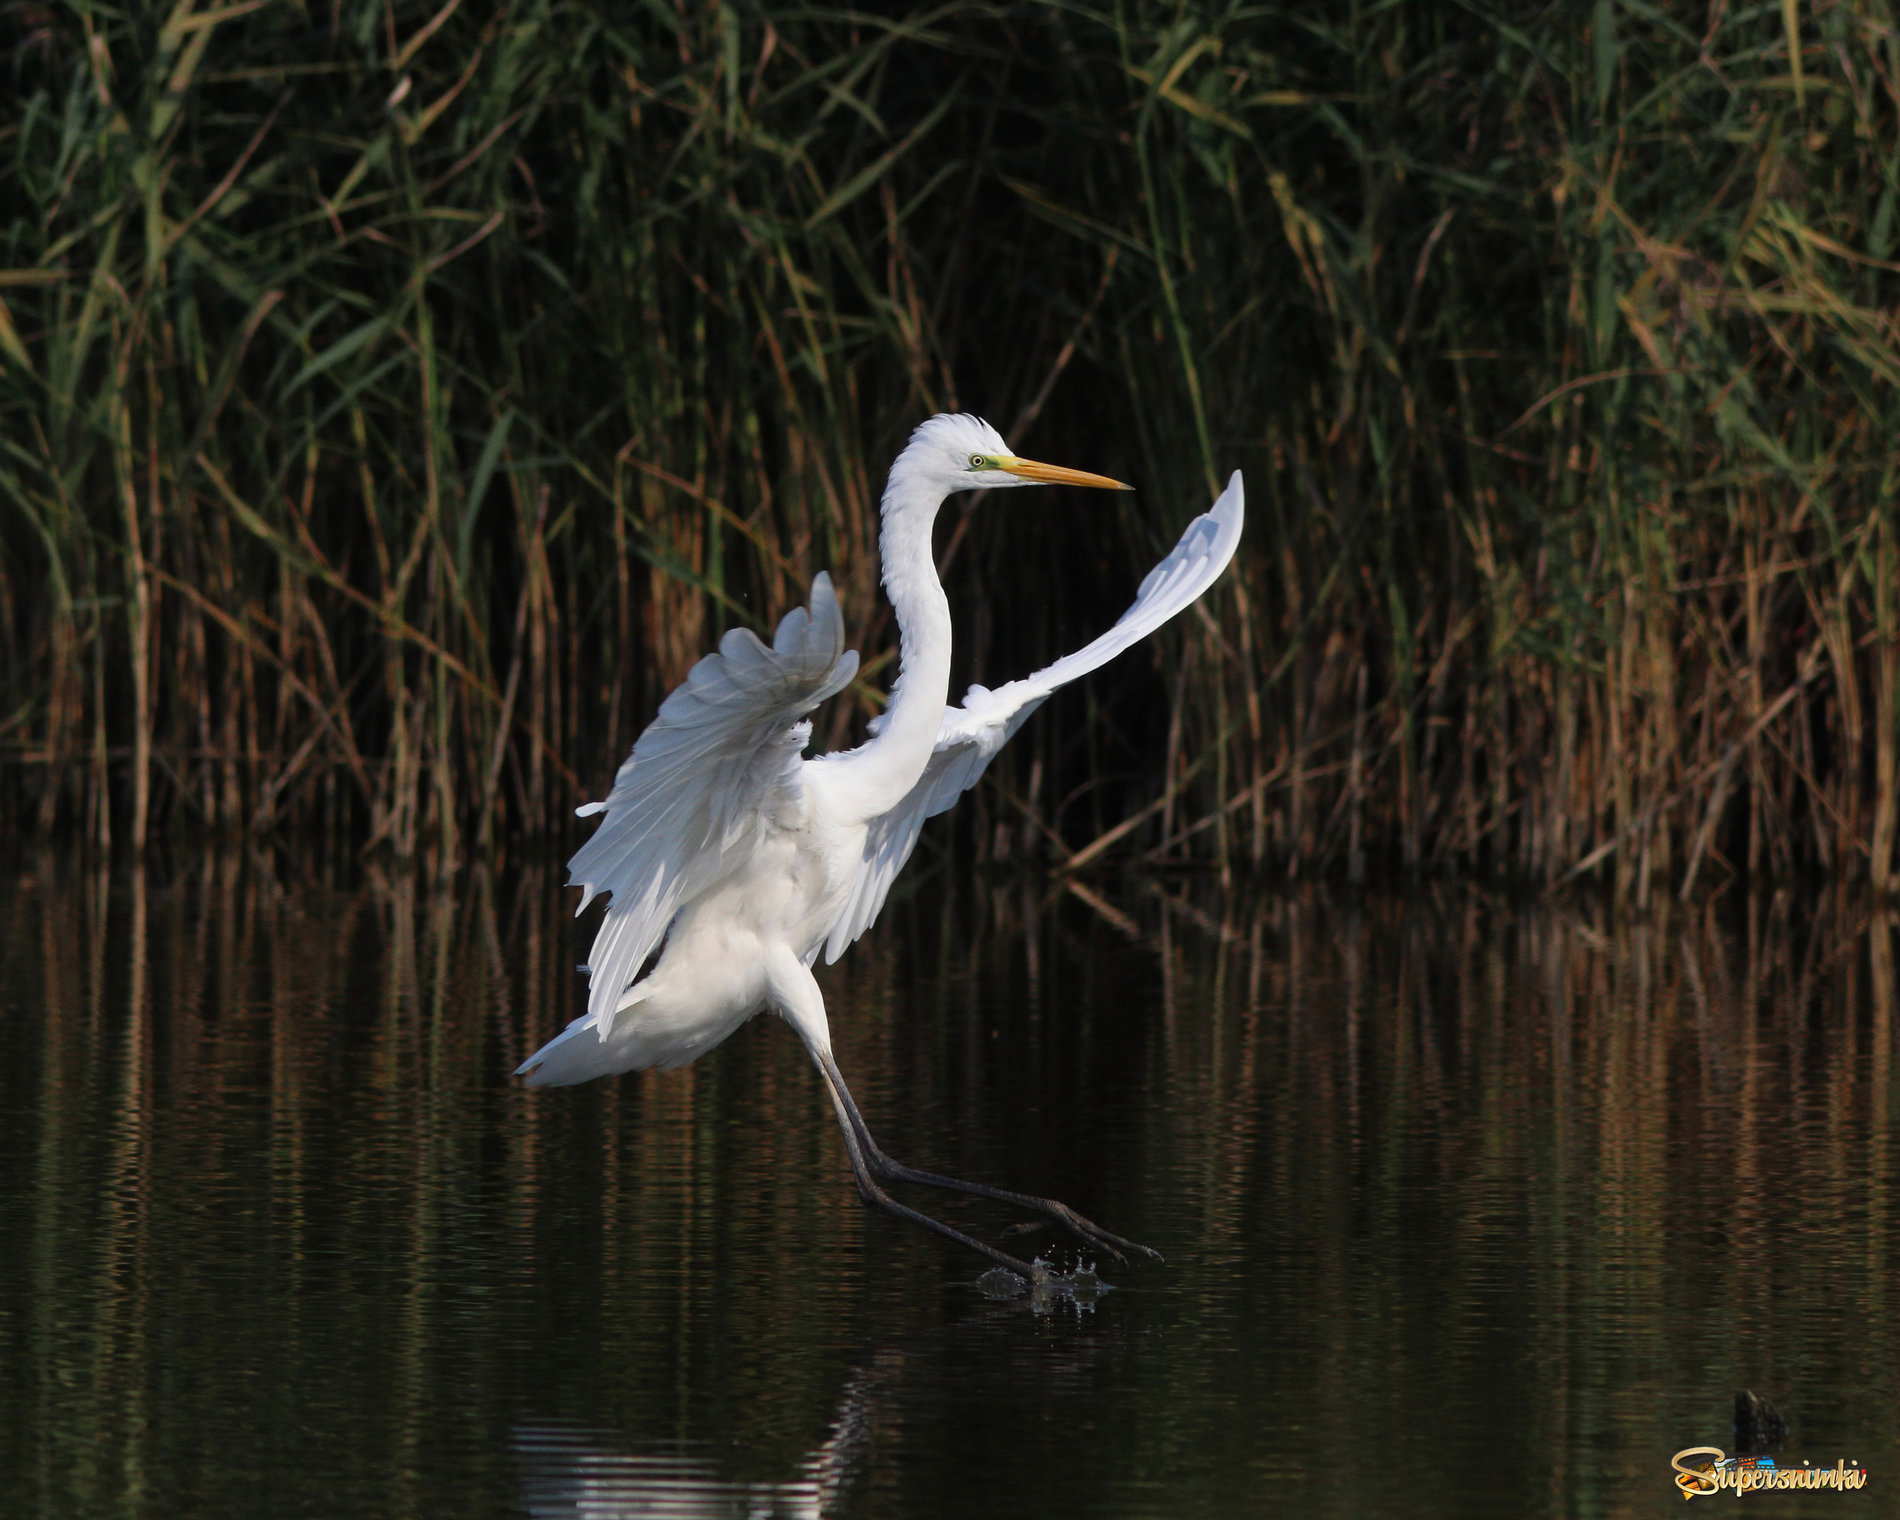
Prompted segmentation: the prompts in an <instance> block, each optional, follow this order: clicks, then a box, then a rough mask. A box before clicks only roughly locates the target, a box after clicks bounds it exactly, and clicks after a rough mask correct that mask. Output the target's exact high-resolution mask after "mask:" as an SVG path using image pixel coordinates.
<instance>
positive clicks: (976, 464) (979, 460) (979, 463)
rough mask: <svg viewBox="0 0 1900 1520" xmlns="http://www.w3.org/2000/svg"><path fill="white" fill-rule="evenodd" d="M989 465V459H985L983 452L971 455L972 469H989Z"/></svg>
mask: <svg viewBox="0 0 1900 1520" xmlns="http://www.w3.org/2000/svg"><path fill="white" fill-rule="evenodd" d="M988 467H989V461H988V460H987V459H985V458H984V457H983V456H982V455H981V454H972V455H971V456H970V468H971V469H973V470H982V469H987V468H988Z"/></svg>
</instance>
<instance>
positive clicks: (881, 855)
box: [825, 470, 1246, 965]
mask: <svg viewBox="0 0 1900 1520" xmlns="http://www.w3.org/2000/svg"><path fill="white" fill-rule="evenodd" d="M1245 509H1246V492H1245V490H1244V488H1243V487H1242V485H1241V479H1240V471H1238V470H1236V471H1234V473H1233V474H1232V475H1231V476H1230V477H1229V478H1228V481H1227V489H1226V490H1225V491H1223V492H1221V494H1220V497H1219V499H1218V500H1217V501H1215V503H1214V505H1213V506H1211V507H1209V508H1208V509H1207V511H1206V512H1204V513H1203V514H1202V515H1201V516H1199V517H1197V518H1195V519H1194V521H1193V522H1191V523H1189V524H1188V526H1187V531H1186V532H1185V533H1183V534H1182V535H1181V541H1180V542H1179V543H1178V544H1176V545H1175V546H1174V550H1173V552H1172V553H1170V554H1169V555H1168V557H1167V558H1166V559H1164V560H1162V561H1161V563H1160V564H1158V565H1156V566H1155V567H1154V569H1152V570H1150V571H1149V572H1148V574H1147V576H1146V578H1145V579H1144V580H1143V581H1142V583H1141V589H1140V590H1139V591H1138V592H1136V593H1135V600H1134V604H1133V605H1132V606H1131V607H1129V609H1128V610H1127V611H1126V612H1124V613H1123V614H1122V615H1121V620H1120V621H1119V622H1117V623H1116V624H1115V626H1114V627H1113V628H1111V629H1109V630H1108V632H1107V633H1105V634H1103V635H1102V636H1101V637H1100V638H1098V639H1096V640H1095V641H1094V642H1093V643H1091V644H1088V645H1085V646H1084V647H1083V648H1081V649H1078V650H1076V652H1075V653H1074V654H1071V655H1065V656H1064V657H1063V658H1062V659H1060V660H1057V661H1056V662H1055V664H1053V665H1051V666H1049V667H1047V668H1046V669H1044V670H1039V671H1037V672H1036V673H1035V674H1034V675H1033V676H1029V677H1028V678H1026V679H1025V680H1021V681H1011V682H1010V683H1009V684H1008V685H1007V686H999V687H998V688H997V689H996V690H995V691H989V690H987V689H985V688H984V687H981V686H972V687H971V688H970V690H969V693H968V695H966V696H965V697H964V699H963V705H962V706H961V707H946V708H945V709H944V712H943V725H942V727H940V728H939V729H938V731H937V748H936V752H935V753H934V754H932V755H931V757H930V764H929V765H928V766H926V767H925V769H924V774H923V777H922V778H921V779H920V780H919V781H918V783H917V785H916V786H914V787H912V788H911V790H910V793H909V795H908V796H906V797H905V798H904V800H903V801H902V802H901V803H899V804H898V806H896V807H895V808H893V809H892V810H891V811H890V812H888V813H886V814H885V815H884V816H883V817H882V818H878V819H876V820H874V821H873V822H872V824H871V828H870V833H869V835H868V836H867V838H866V840H865V845H864V860H863V863H862V864H861V865H860V866H859V868H858V875H857V879H856V881H855V883H854V884H853V886H852V891H851V897H850V900H849V902H848V903H847V904H846V906H845V910H844V913H843V914H842V915H841V916H840V917H839V919H838V921H837V923H836V924H834V925H833V926H832V930H831V934H830V936H829V938H827V939H826V941H825V963H826V964H827V965H829V964H830V963H831V962H833V961H835V960H837V958H838V957H839V956H840V955H842V954H844V951H845V947H846V946H847V945H849V944H850V943H851V942H852V941H853V940H855V939H856V938H857V937H858V936H859V935H860V934H862V933H864V931H865V930H866V929H868V928H870V927H871V925H872V924H873V923H874V922H875V921H876V919H877V915H878V912H879V910H880V909H882V908H883V906H884V899H885V897H886V896H888V895H889V893H890V890H891V883H892V882H893V881H895V880H896V879H897V873H898V872H899V871H900V870H902V869H903V866H904V862H905V861H907V860H909V859H910V852H911V851H912V850H913V849H915V848H916V846H917V836H918V835H919V834H920V833H921V832H922V831H923V827H924V820H925V819H926V818H934V817H936V815H937V814H939V813H947V812H948V811H949V810H950V809H951V808H952V807H954V806H955V805H956V801H957V798H959V797H961V796H962V795H963V794H964V793H965V792H967V791H968V790H969V789H970V788H971V787H973V786H975V785H976V783H977V780H978V778H979V777H981V776H982V774H983V772H984V770H985V769H987V768H988V766H989V763H990V761H992V760H994V759H995V758H996V754H997V751H998V750H1000V749H1002V747H1003V746H1004V745H1005V744H1007V743H1009V741H1010V740H1011V739H1012V738H1013V737H1014V736H1015V733H1016V730H1017V729H1019V728H1021V727H1022V726H1023V724H1024V722H1025V721H1027V719H1028V717H1029V715H1030V714H1031V713H1033V712H1034V711H1035V710H1036V709H1037V708H1038V707H1040V706H1042V704H1043V702H1044V701H1046V700H1047V699H1048V697H1049V695H1050V693H1052V692H1053V691H1055V690H1056V688H1057V687H1059V686H1066V685H1067V684H1068V683H1069V682H1070V681H1073V680H1075V679H1076V677H1078V676H1083V675H1087V674H1088V672H1090V671H1091V670H1094V669H1096V668H1097V667H1098V666H1102V665H1106V664H1107V663H1108V662H1109V661H1110V660H1112V659H1114V658H1115V656H1116V655H1118V654H1120V653H1121V652H1122V651H1123V650H1124V649H1126V648H1128V646H1129V645H1131V644H1133V643H1135V642H1136V640H1138V639H1141V638H1144V637H1146V636H1147V635H1148V634H1150V633H1153V632H1154V631H1155V629H1157V628H1159V627H1160V626H1161V625H1162V624H1163V623H1165V622H1167V621H1168V619H1169V618H1171V617H1173V616H1174V615H1175V614H1176V613H1178V612H1181V611H1184V610H1185V609H1186V608H1188V607H1190V606H1192V605H1193V604H1194V602H1195V601H1196V600H1197V599H1198V598H1199V597H1200V595H1201V593H1202V592H1204V591H1206V590H1207V588H1208V587H1209V586H1211V585H1213V584H1214V582H1215V580H1216V579H1217V578H1218V577H1219V575H1220V573H1221V571H1222V570H1224V569H1226V568H1227V562H1228V561H1229V560H1230V559H1232V558H1233V557H1234V546H1235V545H1236V544H1238V543H1239V542H1240V527H1241V521H1242V519H1243V518H1244V516H1245Z"/></svg>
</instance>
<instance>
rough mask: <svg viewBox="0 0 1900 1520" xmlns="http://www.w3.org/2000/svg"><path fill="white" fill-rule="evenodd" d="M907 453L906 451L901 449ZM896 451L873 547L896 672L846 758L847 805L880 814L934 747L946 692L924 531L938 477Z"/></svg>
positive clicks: (938, 593) (944, 600)
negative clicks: (874, 719)
mask: <svg viewBox="0 0 1900 1520" xmlns="http://www.w3.org/2000/svg"><path fill="white" fill-rule="evenodd" d="M906 452H908V451H906ZM906 465H907V460H906V457H905V455H902V454H900V455H899V456H898V459H897V462H896V463H895V464H893V465H892V466H891V478H890V483H889V484H888V485H886V486H885V488H884V505H883V519H884V520H883V527H882V529H881V531H880V532H879V534H878V554H879V556H880V558H882V560H883V562H884V590H885V592H886V593H887V594H888V595H889V597H890V599H891V607H892V608H893V609H894V610H895V611H896V613H897V628H898V676H897V681H896V683H895V684H894V685H893V686H892V687H891V701H890V706H889V707H887V708H886V709H885V710H884V725H883V727H882V728H880V729H879V730H878V732H877V735H876V737H874V738H873V739H871V740H870V741H869V742H868V743H866V744H864V745H862V746H860V747H859V748H858V749H857V750H855V751H854V752H853V753H852V755H851V757H850V775H851V786H850V789H849V790H850V798H849V805H850V808H851V811H852V812H854V813H857V814H859V815H860V816H861V817H862V818H863V819H866V820H868V819H871V818H876V817H878V816H879V815H881V814H883V813H888V812H889V811H890V810H891V809H892V808H894V807H896V806H897V805H898V803H900V802H902V801H903V800H904V798H905V796H906V795H907V794H908V793H909V792H910V789H911V788H912V787H914V786H915V785H916V784H917V781H918V778H919V777H921V776H922V775H923V773H924V767H925V766H926V765H927V764H928V763H929V761H930V756H931V752H932V751H933V750H934V749H935V748H936V746H937V730H938V728H939V727H940V726H941V725H942V723H943V710H944V705H945V703H946V702H947V701H948V699H949V696H950V600H949V598H948V597H946V596H945V595H944V594H943V583H942V582H941V581H939V580H938V579H937V563H936V559H935V557H934V556H933V555H932V554H931V550H930V532H931V529H932V527H934V526H935V524H936V521H937V510H938V508H940V507H941V506H942V505H943V499H944V496H945V495H946V494H947V493H946V492H945V491H944V489H943V484H942V481H941V479H940V478H933V477H932V476H930V475H929V474H927V473H925V472H923V471H920V470H918V469H916V468H915V467H914V462H913V467H912V468H906Z"/></svg>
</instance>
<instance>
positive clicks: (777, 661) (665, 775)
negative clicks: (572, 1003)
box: [567, 574, 858, 1038]
mask: <svg viewBox="0 0 1900 1520" xmlns="http://www.w3.org/2000/svg"><path fill="white" fill-rule="evenodd" d="M857 669H858V656H857V652H856V651H855V650H850V649H846V648H845V647H844V619H843V617H842V616H841V615H840V613H839V611H838V597H837V594H836V593H835V592H834V591H833V590H832V589H831V577H830V576H828V575H824V574H820V575H819V576H818V577H817V579H816V580H814V581H813V582H812V583H811V607H810V610H809V611H808V610H807V609H805V608H803V607H795V608H793V609H792V610H791V611H790V612H788V613H786V614H785V617H784V620H783V621H782V622H780V623H779V625H778V633H777V635H776V637H775V638H774V639H773V641H772V646H771V648H769V649H768V648H767V647H766V646H765V644H764V643H763V642H761V641H760V639H759V638H758V636H757V635H756V634H754V633H752V632H751V631H750V630H749V629H744V628H735V629H733V630H732V631H731V632H730V633H728V634H727V635H726V636H725V637H724V638H723V639H721V640H720V641H719V652H718V653H717V654H709V655H707V656H706V657H705V658H704V659H703V660H701V661H700V662H699V663H698V664H697V665H695V666H694V667H693V669H692V673H691V674H690V675H689V676H687V678H686V680H685V682H684V683H683V684H682V685H680V686H679V687H678V688H677V689H675V691H674V692H673V694H672V695H671V696H669V697H668V698H667V699H666V701H665V702H663V703H661V705H660V712H659V716H658V717H656V718H655V719H654V720H653V722H652V723H651V724H649V725H648V727H647V730H646V732H645V733H643V734H641V735H640V737H639V739H638V740H637V741H636V742H635V744H634V746H633V753H632V754H631V755H630V756H628V758H627V760H626V762H625V764H623V765H622V766H621V767H620V773H619V774H618V775H617V776H615V777H614V786H613V790H612V791H611V792H610V793H609V794H608V796H607V800H606V801H605V802H592V803H589V804H588V805H587V806H586V807H583V808H579V809H577V810H576V811H577V812H579V813H580V814H581V815H582V816H583V817H585V816H587V815H588V814H592V813H601V812H604V813H605V814H606V815H607V816H606V819H605V820H604V821H603V822H602V823H601V826H600V828H599V829H598V830H597V831H596V832H595V834H594V837H593V838H592V839H590V840H588V841H587V843H586V844H584V845H582V846H581V848H580V849H579V850H578V851H576V852H575V855H574V858H573V859H572V860H570V861H569V862H568V864H567V869H568V884H569V885H570V886H579V887H581V888H582V889H583V891H584V892H585V894H586V895H585V896H583V897H582V899H581V908H585V907H586V906H587V905H588V903H590V902H592V901H593V900H594V898H595V897H596V896H597V895H598V894H599V893H602V892H610V893H612V894H613V901H612V903H611V904H610V905H609V906H608V909H607V917H606V919H605V920H604V921H603V922H602V924H601V926H600V932H599V933H598V934H597V935H596V936H595V937H594V948H593V952H592V953H591V954H590V955H589V957H588V963H589V968H590V970H589V975H590V977H591V983H590V986H589V989H588V994H587V1011H588V1013H589V1014H590V1015H593V1016H595V1017H597V1018H598V1020H599V1023H600V1033H601V1036H602V1038H605V1037H606V1034H607V1032H608V1030H609V1029H610V1028H611V1027H612V1022H613V1014H614V1010H615V1009H616V1008H617V1007H618V1006H619V1002H620V997H621V994H622V993H624V992H625V991H626V990H627V984H628V983H629V982H631V981H632V980H633V978H634V977H635V976H637V975H638V974H639V971H640V967H641V966H642V965H643V964H645V962H646V958H647V957H648V956H649V955H651V954H652V953H653V951H654V950H655V949H656V948H657V947H658V945H659V943H660V940H661V939H662V938H663V937H664V935H665V934H666V930H667V926H668V925H669V924H671V923H672V921H673V915H674V914H675V913H677V912H678V911H679V907H680V904H681V903H682V902H683V901H685V900H686V899H687V898H689V897H692V896H696V895H697V894H698V893H699V892H701V891H704V890H705V889H706V888H707V887H709V886H711V885H712V884H713V883H715V882H717V881H718V880H719V879H720V878H721V877H723V876H724V875H726V874H727V873H728V872H729V871H731V870H732V869H733V867H734V866H735V865H736V864H737V863H738V861H739V860H741V859H743V858H744V855H745V853H746V852H747V851H748V850H750V849H752V848H754V847H756V845H757V842H758V840H759V838H760V836H761V834H762V833H763V831H764V828H765V826H766V824H767V822H768V821H769V820H773V819H780V820H783V821H785V822H790V821H792V820H793V819H794V818H795V817H796V816H797V814H798V812H799V811H800V810H801V809H802V807H803V804H804V783H803V782H802V781H801V779H800V776H799V771H800V759H799V757H800V756H801V755H802V754H803V753H804V749H805V745H806V743H807V741H808V740H809V739H810V738H811V724H810V723H807V722H801V721H800V720H801V719H802V718H803V717H804V715H805V714H806V713H808V712H810V711H811V710H812V709H813V708H814V707H816V706H817V705H818V704H819V703H820V702H822V701H823V700H824V699H825V698H826V697H829V696H831V695H833V694H834V693H836V692H838V691H841V690H843V689H844V687H845V686H846V685H847V684H848V683H849V682H850V680H851V678H852V677H853V676H854V675H856V674H857ZM576 911H577V912H578V911H579V909H577V910H576Z"/></svg>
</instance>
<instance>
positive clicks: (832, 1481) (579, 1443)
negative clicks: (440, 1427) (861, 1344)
mask: <svg viewBox="0 0 1900 1520" xmlns="http://www.w3.org/2000/svg"><path fill="white" fill-rule="evenodd" d="M903 1365H904V1358H903V1356H902V1354H901V1353H898V1352H894V1351H890V1352H885V1353H882V1354H881V1355H879V1356H878V1357H876V1358H875V1359H874V1360H873V1361H872V1362H871V1363H870V1365H869V1366H867V1367H863V1368H860V1369H859V1370H858V1371H857V1372H856V1373H854V1374H853V1375H852V1376H851V1378H850V1379H849V1381H847V1382H846V1384H845V1387H844V1394H843V1396H842V1397H841V1398H840V1399H839V1401H838V1414H837V1417H836V1418H835V1419H834V1420H833V1421H832V1422H831V1433H830V1434H829V1435H828V1436H826V1438H825V1439H824V1441H823V1442H821V1443H820V1444H819V1445H818V1446H816V1447H814V1448H813V1449H812V1450H811V1451H809V1452H807V1453H806V1454H805V1456H804V1457H803V1458H802V1459H801V1460H800V1461H799V1464H798V1468H797V1472H796V1475H795V1476H793V1477H790V1478H786V1479H784V1480H782V1481H779V1482H762V1483H761V1482H753V1483H747V1482H741V1481H738V1480H735V1479H732V1478H727V1477H723V1476H721V1471H720V1464H719V1463H717V1462H715V1461H713V1460H712V1459H710V1458H707V1457H695V1456H687V1455H680V1454H675V1455H642V1454H638V1453H634V1452H629V1451H626V1450H623V1449H617V1448H619V1447H620V1445H621V1440H620V1438H619V1437H616V1436H614V1435H612V1434H611V1433H608V1432H604V1431H599V1430H590V1429H587V1428H585V1427H583V1426H578V1425H565V1424H559V1423H555V1422H548V1423H539V1422H532V1423H526V1424H522V1425H518V1426H516V1427H515V1432H514V1439H513V1442H512V1444H513V1447H514V1451H515V1456H516V1458H517V1460H518V1461H519V1462H520V1464H521V1508H522V1510H523V1511H524V1512H525V1513H527V1514H529V1515H532V1516H535V1517H536V1520H557V1517H569V1516H572V1517H576V1520H578V1517H582V1516H585V1517H587V1520H634V1517H636V1516H637V1517H639V1520H739V1517H743V1520H818V1517H819V1516H823V1515H832V1514H836V1513H838V1510H839V1507H840V1504H841V1501H842V1500H843V1498H844V1496H845V1493H846V1491H847V1490H848V1489H849V1487H850V1485H851V1482H852V1480H853V1478H854V1477H855V1476H856V1475H857V1473H858V1471H859V1470H860V1469H861V1467H862V1466H863V1461H864V1454H865V1452H866V1450H867V1449H868V1447H869V1446H870V1444H871V1442H872V1440H873V1438H874V1437H875V1435H876V1432H877V1430H878V1427H879V1426H880V1425H881V1424H882V1423H884V1421H885V1420H886V1418H887V1417H888V1416H889V1415H890V1413H891V1407H892V1402H893V1400H892V1394H893V1391H894V1387H895V1384H896V1382H897V1379H898V1376H899V1374H900V1372H901V1371H902V1369H903Z"/></svg>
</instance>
